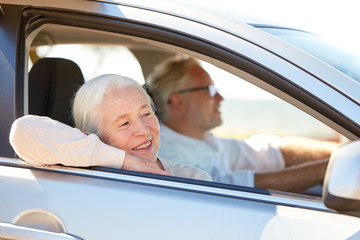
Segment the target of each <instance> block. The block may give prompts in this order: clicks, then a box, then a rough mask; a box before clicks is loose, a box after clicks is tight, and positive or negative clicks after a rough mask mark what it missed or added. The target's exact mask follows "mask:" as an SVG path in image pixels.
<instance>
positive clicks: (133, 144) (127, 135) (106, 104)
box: [99, 86, 160, 161]
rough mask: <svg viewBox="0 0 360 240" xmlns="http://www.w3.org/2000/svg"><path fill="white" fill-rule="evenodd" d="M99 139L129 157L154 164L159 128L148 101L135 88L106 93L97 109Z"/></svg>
mask: <svg viewBox="0 0 360 240" xmlns="http://www.w3.org/2000/svg"><path fill="white" fill-rule="evenodd" d="M99 130H100V139H101V140H102V141H103V142H105V143H106V144H108V145H111V146H113V147H116V148H119V149H122V150H124V151H126V152H128V153H129V154H131V155H134V156H136V157H139V158H141V159H146V160H150V161H156V159H157V153H158V150H159V144H160V135H159V131H160V127H159V122H158V120H157V117H156V116H155V114H154V112H153V110H152V108H151V105H150V102H149V98H148V97H147V96H146V95H145V93H144V92H142V91H141V90H140V89H138V88H136V87H134V86H128V87H123V88H114V89H111V90H109V91H108V92H107V93H106V94H105V96H104V99H103V102H102V105H101V108H100V125H99Z"/></svg>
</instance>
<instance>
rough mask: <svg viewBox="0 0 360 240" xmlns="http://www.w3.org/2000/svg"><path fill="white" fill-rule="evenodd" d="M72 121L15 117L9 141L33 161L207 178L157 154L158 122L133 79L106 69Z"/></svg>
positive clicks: (80, 94) (84, 93)
mask: <svg viewBox="0 0 360 240" xmlns="http://www.w3.org/2000/svg"><path fill="white" fill-rule="evenodd" d="M73 117H74V121H75V126H76V127H77V128H71V127H70V126H67V125H65V124H62V123H60V122H58V121H55V120H52V119H50V118H48V117H39V116H33V115H27V116H24V117H22V118H19V119H17V120H16V121H15V122H14V123H13V125H12V128H11V131H10V144H11V145H12V147H13V148H14V150H15V151H16V153H17V154H18V155H19V156H20V157H21V158H22V159H24V160H25V161H26V162H28V163H29V164H31V165H36V166H42V165H51V164H62V165H65V166H82V167H85V166H106V167H112V168H123V169H127V170H135V171H143V172H151V173H157V174H164V175H173V176H178V177H185V178H193V179H200V180H211V178H210V177H209V175H208V174H207V173H206V172H204V171H202V170H200V169H196V168H194V167H190V166H186V165H182V164H178V163H174V162H170V161H166V160H164V159H159V158H158V156H157V154H158V150H159V144H160V134H159V131H160V129H159V122H158V120H157V118H156V116H155V114H154V111H153V104H152V101H151V99H150V97H149V96H148V94H147V93H146V92H145V91H144V89H143V88H142V87H141V86H140V85H139V84H138V83H137V82H136V81H134V80H132V79H130V78H126V77H123V76H119V75H114V74H108V75H102V76H99V77H97V78H95V79H93V80H90V81H88V82H86V83H85V84H84V85H83V86H82V87H81V88H80V89H79V90H78V91H77V93H76V95H75V99H74V103H73Z"/></svg>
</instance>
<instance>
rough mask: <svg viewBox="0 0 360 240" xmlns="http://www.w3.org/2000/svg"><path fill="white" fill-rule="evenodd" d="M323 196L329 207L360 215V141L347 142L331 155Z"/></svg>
mask: <svg viewBox="0 0 360 240" xmlns="http://www.w3.org/2000/svg"><path fill="white" fill-rule="evenodd" d="M323 198H324V203H325V205H326V206H327V207H328V208H331V209H334V210H336V211H339V212H343V213H346V214H350V215H355V216H360V141H354V142H351V143H348V144H345V145H343V146H342V147H340V148H339V149H337V150H336V151H334V153H333V154H332V155H331V157H330V161H329V165H328V168H327V170H326V174H325V180H324V188H323Z"/></svg>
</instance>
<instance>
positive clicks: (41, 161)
mask: <svg viewBox="0 0 360 240" xmlns="http://www.w3.org/2000/svg"><path fill="white" fill-rule="evenodd" d="M9 138H10V144H11V146H12V147H13V148H14V150H15V152H16V153H17V154H18V155H19V157H21V158H22V159H23V160H24V161H26V162H27V163H29V164H31V165H34V166H43V165H51V164H62V165H65V166H74V167H89V166H104V167H111V168H123V169H126V170H134V171H141V172H149V173H156V174H166V175H169V174H168V173H167V172H165V171H162V170H161V169H159V168H158V166H157V164H156V163H153V162H150V161H145V160H142V159H139V158H136V157H134V156H132V155H129V154H127V153H125V151H123V150H121V149H118V148H115V147H112V146H109V145H107V144H105V143H103V142H102V141H101V140H100V139H99V138H98V137H97V136H96V135H95V134H89V135H86V134H84V133H82V132H81V131H80V130H79V129H77V128H72V127H70V126H68V125H65V124H63V123H61V122H58V121H55V120H52V119H51V118H48V117H40V116H34V115H27V116H24V117H21V118H18V119H17V120H16V121H15V122H14V123H13V125H12V127H11V131H10V136H9Z"/></svg>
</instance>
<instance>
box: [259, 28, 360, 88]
mask: <svg viewBox="0 0 360 240" xmlns="http://www.w3.org/2000/svg"><path fill="white" fill-rule="evenodd" d="M258 28H260V29H262V30H264V31H266V32H268V33H270V34H272V35H274V36H276V37H279V38H280V39H282V40H284V41H286V42H289V43H291V44H293V45H295V46H297V47H299V48H301V49H302V50H304V51H306V52H308V53H310V54H311V55H314V56H316V57H317V58H319V59H321V60H322V61H324V62H326V63H328V64H330V65H331V66H333V67H334V68H336V69H338V70H339V71H341V72H343V73H345V74H346V75H348V76H349V77H351V78H353V79H354V80H355V81H357V82H360V56H359V55H357V54H355V53H351V52H348V51H346V50H344V49H342V48H340V47H338V46H336V45H334V44H331V43H330V42H327V41H326V40H325V39H323V38H322V37H320V36H318V35H315V34H312V33H308V32H304V31H299V30H295V29H287V28H275V27H263V26H262V27H258Z"/></svg>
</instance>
